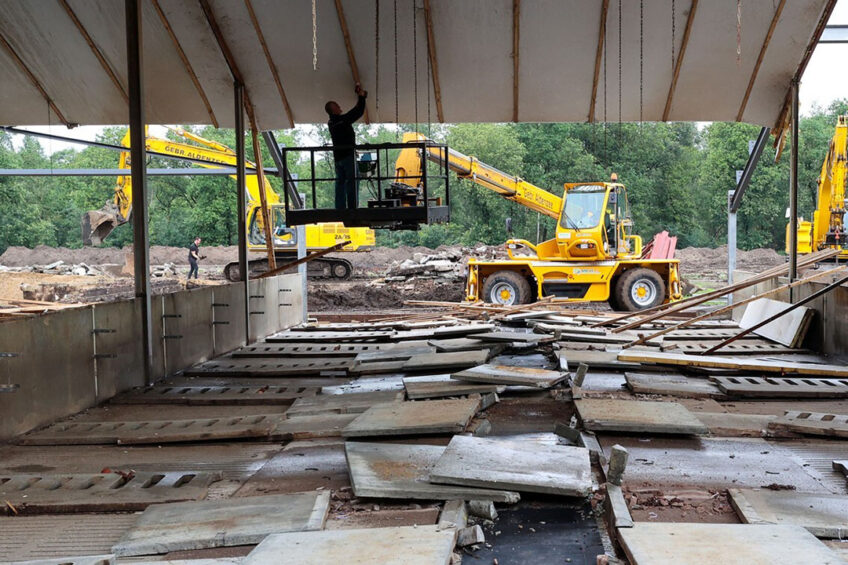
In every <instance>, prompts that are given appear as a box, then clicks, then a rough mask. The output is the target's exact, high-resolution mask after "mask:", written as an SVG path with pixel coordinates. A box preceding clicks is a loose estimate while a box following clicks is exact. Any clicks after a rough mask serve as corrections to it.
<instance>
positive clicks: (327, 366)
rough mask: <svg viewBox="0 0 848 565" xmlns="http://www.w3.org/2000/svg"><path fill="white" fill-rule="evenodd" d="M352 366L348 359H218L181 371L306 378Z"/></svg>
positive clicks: (237, 375) (202, 374) (236, 375)
mask: <svg viewBox="0 0 848 565" xmlns="http://www.w3.org/2000/svg"><path fill="white" fill-rule="evenodd" d="M350 365H351V359H350V358H348V357H342V358H339V359H334V358H324V357H316V358H308V357H307V358H298V359H294V360H292V359H251V358H241V357H240V358H232V357H231V358H225V357H219V358H218V359H215V360H213V361H206V362H204V363H200V364H199V365H195V366H194V367H190V368H188V369H186V370H185V371H183V374H185V375H187V376H199V377H202V376H209V375H219V376H227V377H257V376H273V377H286V376H299V377H302V376H306V375H321V374H324V373H329V372H345V371H347V369H348V368H349V367H350Z"/></svg>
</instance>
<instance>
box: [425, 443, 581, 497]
mask: <svg viewBox="0 0 848 565" xmlns="http://www.w3.org/2000/svg"><path fill="white" fill-rule="evenodd" d="M430 480H431V481H432V482H437V483H445V484H456V485H465V486H474V487H484V488H500V489H510V490H516V491H519V492H539V493H544V494H556V495H561V496H580V497H582V496H585V495H587V494H588V493H589V492H591V490H592V472H591V469H590V464H589V450H588V449H586V448H584V447H571V446H566V445H544V444H539V443H529V442H526V441H515V440H509V439H501V438H498V439H492V438H480V437H472V436H454V437H453V439H451V442H450V444H448V447H447V449H445V452H444V454H443V455H442V456H441V457H440V458H439V460H438V462H437V463H436V464H435V466H434V467H433V469H432V470H431V471H430Z"/></svg>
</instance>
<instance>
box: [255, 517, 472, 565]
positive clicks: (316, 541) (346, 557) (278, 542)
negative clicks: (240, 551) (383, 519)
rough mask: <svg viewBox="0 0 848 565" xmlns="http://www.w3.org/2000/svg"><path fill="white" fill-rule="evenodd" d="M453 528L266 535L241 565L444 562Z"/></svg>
mask: <svg viewBox="0 0 848 565" xmlns="http://www.w3.org/2000/svg"><path fill="white" fill-rule="evenodd" d="M455 538H456V530H454V529H452V528H449V529H444V530H440V529H439V528H438V526H419V527H410V526H401V527H396V528H381V529H380V530H379V532H375V531H374V530H373V529H362V530H325V531H322V532H303V533H300V532H297V533H284V534H274V535H270V536H268V537H267V538H265V540H263V541H262V543H260V544H259V545H258V546H257V547H256V548H255V549H254V550H253V551H251V552H250V553H249V554H248V556H247V557H246V558H245V560H244V561H243V563H244V565H265V564H267V563H278V562H279V558H280V556H283V555H284V556H286V560H287V562H289V563H345V564H346V565H371V564H373V563H380V564H381V565H437V564H438V565H448V563H450V560H451V554H452V553H453V547H454V542H455Z"/></svg>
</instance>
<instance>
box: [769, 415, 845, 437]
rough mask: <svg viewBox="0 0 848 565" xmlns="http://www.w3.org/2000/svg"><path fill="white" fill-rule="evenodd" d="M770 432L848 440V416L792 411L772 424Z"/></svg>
mask: <svg viewBox="0 0 848 565" xmlns="http://www.w3.org/2000/svg"><path fill="white" fill-rule="evenodd" d="M769 430H775V431H790V432H796V433H800V434H808V435H817V436H833V437H843V438H848V415H844V414H825V413H821V412H801V411H796V410H792V411H787V412H786V413H785V414H784V415H783V416H782V417H780V418H777V419H776V420H774V421H772V422H770V423H769Z"/></svg>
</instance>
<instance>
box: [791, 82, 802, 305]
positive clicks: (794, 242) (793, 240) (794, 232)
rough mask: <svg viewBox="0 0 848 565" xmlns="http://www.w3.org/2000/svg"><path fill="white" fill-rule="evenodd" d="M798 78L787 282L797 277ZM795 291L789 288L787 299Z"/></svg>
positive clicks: (794, 96)
mask: <svg viewBox="0 0 848 565" xmlns="http://www.w3.org/2000/svg"><path fill="white" fill-rule="evenodd" d="M799 86H800V84H799V82H798V79H793V80H792V152H791V154H790V156H789V282H794V281H795V280H797V279H798V146H799V143H798V91H799ZM794 299H795V292H794V290H793V289H790V290H789V301H790V302H793V301H794Z"/></svg>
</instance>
